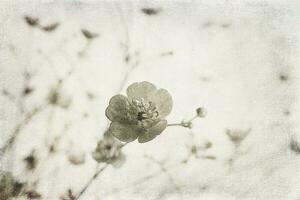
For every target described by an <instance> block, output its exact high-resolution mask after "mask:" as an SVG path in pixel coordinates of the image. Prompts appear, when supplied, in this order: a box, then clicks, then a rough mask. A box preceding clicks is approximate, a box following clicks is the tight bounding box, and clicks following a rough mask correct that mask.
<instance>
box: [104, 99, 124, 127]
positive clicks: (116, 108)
mask: <svg viewBox="0 0 300 200" xmlns="http://www.w3.org/2000/svg"><path fill="white" fill-rule="evenodd" d="M128 109H129V102H128V98H127V97H126V96H124V95H115V96H113V97H112V98H111V99H110V101H109V106H108V107H107V108H106V110H105V115H106V117H107V118H108V119H110V120H111V121H117V122H125V121H128V116H127V114H128Z"/></svg>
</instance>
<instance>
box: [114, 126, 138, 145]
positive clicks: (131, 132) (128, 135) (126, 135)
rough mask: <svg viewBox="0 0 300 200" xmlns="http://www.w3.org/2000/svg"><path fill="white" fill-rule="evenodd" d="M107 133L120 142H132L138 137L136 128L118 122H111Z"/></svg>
mask: <svg viewBox="0 0 300 200" xmlns="http://www.w3.org/2000/svg"><path fill="white" fill-rule="evenodd" d="M108 131H109V132H110V133H111V134H112V135H113V136H115V137H116V138H117V139H119V140H121V141H122V142H132V141H133V140H135V139H136V138H137V137H138V134H139V129H138V127H136V126H134V125H130V124H122V123H119V122H112V123H111V124H110V126H109V130H108Z"/></svg>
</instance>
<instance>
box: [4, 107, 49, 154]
mask: <svg viewBox="0 0 300 200" xmlns="http://www.w3.org/2000/svg"><path fill="white" fill-rule="evenodd" d="M47 105H48V104H43V105H40V106H38V107H36V108H34V109H33V110H32V111H31V112H28V113H27V114H26V116H25V118H24V120H23V121H21V122H20V123H19V124H18V125H17V126H16V128H15V129H14V131H13V133H12V136H11V137H10V139H9V140H8V141H7V142H6V144H5V145H4V146H3V147H2V148H1V149H0V155H1V156H2V155H3V154H4V153H5V152H6V151H7V150H9V149H10V148H11V147H12V146H13V145H14V143H15V141H16V139H17V137H18V136H19V134H20V133H21V132H22V130H23V128H24V127H25V126H26V125H27V124H28V123H29V122H30V121H31V120H32V119H33V118H34V117H35V116H36V115H37V114H39V113H41V112H42V111H43V110H44V109H45V108H46V107H47Z"/></svg>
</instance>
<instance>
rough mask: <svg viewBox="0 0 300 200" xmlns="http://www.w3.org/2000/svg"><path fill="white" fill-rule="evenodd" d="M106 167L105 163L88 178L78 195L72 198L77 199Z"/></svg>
mask: <svg viewBox="0 0 300 200" xmlns="http://www.w3.org/2000/svg"><path fill="white" fill-rule="evenodd" d="M107 167H108V164H105V165H104V166H103V167H102V168H101V169H99V170H98V171H97V172H96V173H95V174H94V175H93V176H92V177H91V178H90V180H89V181H88V182H87V183H86V184H85V186H84V187H83V188H82V189H81V191H80V192H79V193H78V195H77V196H76V197H75V198H74V200H78V199H79V198H80V197H81V196H82V195H83V194H84V193H85V192H86V190H87V189H88V188H89V187H90V185H91V184H92V183H93V182H94V181H95V180H96V179H97V177H98V176H99V175H100V174H101V172H103V171H104V170H105V169H106V168H107Z"/></svg>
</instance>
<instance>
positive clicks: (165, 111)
mask: <svg viewBox="0 0 300 200" xmlns="http://www.w3.org/2000/svg"><path fill="white" fill-rule="evenodd" d="M149 100H150V101H152V102H153V103H155V105H156V108H157V110H158V113H159V116H160V117H162V118H164V117H166V116H167V115H169V114H170V112H171V110H172V107H173V100H172V96H171V95H170V93H169V92H168V91H167V90H165V89H159V90H157V91H156V92H155V93H154V94H153V95H152V96H151V97H150V98H149Z"/></svg>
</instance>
